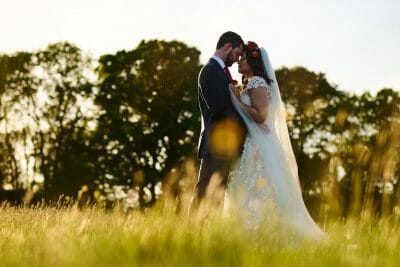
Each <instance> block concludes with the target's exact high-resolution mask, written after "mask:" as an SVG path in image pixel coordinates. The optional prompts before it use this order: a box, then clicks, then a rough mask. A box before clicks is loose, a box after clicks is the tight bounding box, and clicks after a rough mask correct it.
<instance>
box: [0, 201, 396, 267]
mask: <svg viewBox="0 0 400 267" xmlns="http://www.w3.org/2000/svg"><path fill="white" fill-rule="evenodd" d="M323 227H324V228H325V231H326V232H327V233H328V239H327V240H326V241H324V242H321V243H315V242H302V243H300V242H296V241H293V240H292V239H291V238H290V237H289V236H287V235H282V234H279V233H278V231H276V229H275V230H274V229H273V228H270V227H268V225H266V226H265V227H263V228H262V229H260V230H258V231H255V232H248V231H244V230H241V228H240V227H238V225H237V224H236V223H234V222H233V221H231V220H229V219H227V218H225V219H217V218H211V217H210V218H208V219H206V220H201V221H190V222H189V221H188V220H187V217H185V216H176V215H172V214H170V213H168V212H162V211H160V210H157V209H154V210H152V211H150V212H149V213H147V214H146V215H143V214H141V213H130V214H123V213H121V212H118V211H114V212H108V213H106V212H104V211H101V210H97V209H95V208H90V209H85V210H78V209H74V208H65V209H55V208H35V209H29V208H11V207H7V206H4V205H3V206H2V207H0V266H96V267H98V266H398V264H399V263H400V253H399V248H400V236H399V230H400V229H399V228H400V227H399V224H398V222H395V221H391V220H390V219H388V220H380V221H379V222H375V221H373V220H369V219H364V220H356V219H355V220H352V221H351V222H347V223H338V222H336V223H335V222H333V223H328V224H326V225H325V226H323Z"/></svg>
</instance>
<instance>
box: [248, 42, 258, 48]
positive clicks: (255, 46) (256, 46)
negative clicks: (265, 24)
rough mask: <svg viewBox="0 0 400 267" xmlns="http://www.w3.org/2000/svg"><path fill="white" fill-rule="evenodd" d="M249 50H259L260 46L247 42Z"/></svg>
mask: <svg viewBox="0 0 400 267" xmlns="http://www.w3.org/2000/svg"><path fill="white" fill-rule="evenodd" d="M247 48H248V49H249V50H255V49H258V45H257V44H256V43H255V42H252V41H248V42H247Z"/></svg>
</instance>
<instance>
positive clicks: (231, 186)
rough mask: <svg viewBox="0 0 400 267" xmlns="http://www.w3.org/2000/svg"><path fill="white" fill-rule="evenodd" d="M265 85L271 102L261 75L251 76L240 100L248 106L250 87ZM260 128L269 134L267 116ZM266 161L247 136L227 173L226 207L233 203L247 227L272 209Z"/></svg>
mask: <svg viewBox="0 0 400 267" xmlns="http://www.w3.org/2000/svg"><path fill="white" fill-rule="evenodd" d="M258 87H264V88H266V90H267V97H268V102H271V98H272V96H271V89H270V88H268V84H267V82H266V81H265V79H264V78H262V77H259V76H254V77H252V78H251V79H250V80H249V82H248V84H247V86H246V88H245V89H244V90H243V92H242V93H241V95H240V100H241V101H242V102H243V103H244V104H246V105H248V106H251V104H252V103H251V98H250V95H249V90H252V89H255V88H258ZM258 125H259V127H260V129H261V131H262V132H263V133H264V134H265V135H268V134H269V130H268V129H269V126H268V118H267V119H266V120H265V121H264V122H263V123H262V124H258ZM264 165H265V164H263V161H262V159H261V157H260V155H259V150H258V149H257V146H256V145H255V143H254V141H253V139H252V138H251V137H250V136H249V135H248V136H247V137H246V140H245V143H244V147H243V152H242V156H241V157H240V161H239V162H238V164H237V166H236V167H235V169H234V170H233V171H232V172H231V173H230V177H229V180H228V181H229V183H228V187H227V194H226V209H231V208H232V206H235V208H234V210H235V211H240V213H241V215H242V216H244V218H245V220H246V222H247V223H248V224H249V226H250V225H251V226H255V227H256V226H257V225H258V223H259V221H260V220H261V218H262V216H263V214H265V212H267V211H266V209H271V208H273V205H274V204H273V203H274V201H273V195H274V192H273V188H272V187H271V186H269V184H268V179H267V178H266V177H265V166H264Z"/></svg>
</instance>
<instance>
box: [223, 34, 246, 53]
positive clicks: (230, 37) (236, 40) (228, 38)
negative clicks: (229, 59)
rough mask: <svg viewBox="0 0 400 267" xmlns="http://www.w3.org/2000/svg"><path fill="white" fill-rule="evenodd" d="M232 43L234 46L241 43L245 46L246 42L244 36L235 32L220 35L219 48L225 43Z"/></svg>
mask: <svg viewBox="0 0 400 267" xmlns="http://www.w3.org/2000/svg"><path fill="white" fill-rule="evenodd" d="M227 43H231V44H232V47H233V48H236V47H239V46H240V45H243V47H244V42H243V39H242V37H240V35H239V34H237V33H235V32H231V31H228V32H224V33H223V34H222V35H221V37H219V40H218V43H217V49H220V48H221V47H223V46H224V45H225V44H227Z"/></svg>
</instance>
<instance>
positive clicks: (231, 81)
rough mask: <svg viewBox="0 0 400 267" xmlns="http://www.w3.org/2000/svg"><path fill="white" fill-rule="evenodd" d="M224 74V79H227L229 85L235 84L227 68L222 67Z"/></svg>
mask: <svg viewBox="0 0 400 267" xmlns="http://www.w3.org/2000/svg"><path fill="white" fill-rule="evenodd" d="M224 72H225V74H226V77H228V80H229V83H235V81H234V80H233V78H232V75H231V73H230V72H229V69H228V67H227V66H225V67H224Z"/></svg>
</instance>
